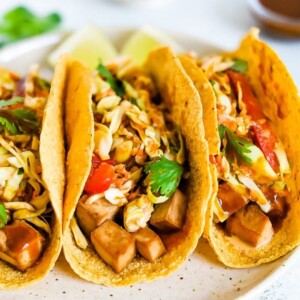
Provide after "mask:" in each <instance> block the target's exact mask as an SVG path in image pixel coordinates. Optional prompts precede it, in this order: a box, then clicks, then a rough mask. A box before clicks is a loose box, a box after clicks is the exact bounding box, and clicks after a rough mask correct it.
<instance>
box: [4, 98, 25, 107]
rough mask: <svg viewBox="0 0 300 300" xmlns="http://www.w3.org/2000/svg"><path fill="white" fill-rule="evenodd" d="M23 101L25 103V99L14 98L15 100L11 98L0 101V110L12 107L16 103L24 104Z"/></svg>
mask: <svg viewBox="0 0 300 300" xmlns="http://www.w3.org/2000/svg"><path fill="white" fill-rule="evenodd" d="M23 101H24V98H23V97H14V98H11V99H9V100H0V108H2V107H6V106H10V105H14V104H16V103H20V102H23Z"/></svg>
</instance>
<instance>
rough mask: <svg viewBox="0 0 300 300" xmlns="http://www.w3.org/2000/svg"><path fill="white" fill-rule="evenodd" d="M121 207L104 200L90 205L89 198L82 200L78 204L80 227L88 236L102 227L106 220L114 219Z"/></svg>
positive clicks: (77, 212)
mask: <svg viewBox="0 0 300 300" xmlns="http://www.w3.org/2000/svg"><path fill="white" fill-rule="evenodd" d="M119 209H120V207H118V206H116V205H113V204H111V203H110V202H108V201H107V200H105V199H104V198H102V199H98V200H96V201H93V202H92V203H89V198H81V199H80V200H79V202H78V204H77V208H76V216H77V219H78V222H79V225H80V227H81V228H82V229H83V230H84V232H85V233H86V234H87V235H90V234H91V232H92V231H93V230H94V229H96V228H97V227H98V226H100V225H101V224H102V223H103V222H104V221H105V220H107V219H113V218H114V217H115V215H116V214H117V213H118V211H119Z"/></svg>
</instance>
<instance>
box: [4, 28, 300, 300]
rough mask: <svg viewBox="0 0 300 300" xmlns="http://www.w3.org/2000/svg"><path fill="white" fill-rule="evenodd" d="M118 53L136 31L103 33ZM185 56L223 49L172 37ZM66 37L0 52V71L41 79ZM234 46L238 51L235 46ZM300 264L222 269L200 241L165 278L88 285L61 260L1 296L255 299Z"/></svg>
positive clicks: (286, 260) (287, 260)
mask: <svg viewBox="0 0 300 300" xmlns="http://www.w3.org/2000/svg"><path fill="white" fill-rule="evenodd" d="M103 32H104V33H105V34H106V35H107V36H108V37H110V38H111V40H113V41H114V42H115V44H116V46H117V47H119V46H120V45H122V43H123V42H124V41H125V40H126V38H127V37H128V35H129V34H130V33H131V32H132V30H123V29H122V30H105V29H104V30H103ZM169 34H170V35H171V36H173V38H175V39H176V40H177V41H178V42H179V43H180V44H181V45H183V47H184V48H185V49H186V50H193V49H194V50H197V51H198V52H199V54H206V53H212V52H216V51H220V50H221V49H219V48H217V47H215V46H214V45H211V44H209V43H206V42H204V41H201V40H198V39H195V38H192V37H188V36H186V35H178V34H175V33H169ZM63 36H64V34H62V33H54V34H47V35H43V36H41V37H36V38H33V39H29V40H26V41H24V42H20V43H17V44H14V45H13V46H10V47H7V48H5V49H4V50H2V51H0V65H1V66H5V67H7V68H9V69H12V70H14V71H17V72H21V73H22V72H23V73H25V72H26V70H28V67H29V66H30V65H31V64H33V63H39V64H41V65H42V74H43V76H50V74H51V71H50V70H49V69H48V67H47V65H46V64H45V58H46V57H47V54H48V53H49V51H51V49H52V48H53V47H55V45H57V43H59V42H60V41H61V39H62V38H63ZM233 46H234V45H233ZM297 258H298V259H299V258H300V251H299V250H298V251H297V250H296V251H293V252H292V253H290V254H289V255H286V256H285V257H283V258H281V259H279V260H277V261H275V262H273V263H269V264H265V265H261V266H259V267H255V268H251V269H238V270H236V269H229V268H226V267H225V266H223V265H222V264H220V263H219V262H218V261H217V259H216V256H215V255H214V253H213V252H212V250H211V249H210V247H209V245H208V243H207V241H205V240H200V242H199V244H198V246H197V249H196V250H195V252H194V253H193V254H192V255H191V257H190V258H189V259H188V260H187V261H186V263H185V264H184V265H183V266H182V267H181V268H180V269H179V270H178V271H177V272H175V273H173V274H172V275H171V276H169V277H167V278H162V279H158V280H156V281H153V282H150V283H143V284H137V285H134V286H129V287H123V288H108V287H103V286H98V285H95V284H93V283H90V282H86V281H84V280H82V279H81V278H79V277H78V276H77V275H75V274H74V273H73V271H72V270H71V268H70V267H69V265H68V264H67V262H66V261H65V259H64V257H63V255H61V256H60V258H59V260H58V262H57V264H56V266H55V268H54V270H52V272H51V273H50V274H49V275H48V277H47V278H45V279H44V280H43V281H42V282H40V283H38V284H36V285H35V286H33V287H29V288H26V289H23V290H20V291H1V294H0V295H1V296H0V298H1V299H29V300H31V299H49V300H50V299H74V300H77V299H78V300H79V299H80V300H81V299H143V300H146V299H153V300H154V299H155V300H156V299H164V300H169V299H189V300H192V299H236V298H238V297H243V299H254V298H256V297H257V295H258V294H259V293H260V292H262V291H263V290H264V289H266V288H267V287H268V286H269V285H270V284H271V283H272V282H273V281H274V280H275V279H276V278H277V277H278V276H279V275H281V274H282V273H283V272H284V271H285V270H287V269H288V268H289V266H291V265H292V264H293V263H294V262H295V261H296V260H297Z"/></svg>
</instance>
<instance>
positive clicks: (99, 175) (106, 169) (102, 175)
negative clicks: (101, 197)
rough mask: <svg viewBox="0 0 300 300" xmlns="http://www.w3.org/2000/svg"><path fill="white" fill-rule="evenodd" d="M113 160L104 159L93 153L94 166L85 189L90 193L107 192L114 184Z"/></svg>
mask: <svg viewBox="0 0 300 300" xmlns="http://www.w3.org/2000/svg"><path fill="white" fill-rule="evenodd" d="M114 164H115V162H114V161H113V160H108V161H102V160H101V159H100V158H99V157H98V156H96V155H94V154H93V158H92V168H91V172H90V175H89V177H88V179H87V181H86V184H85V187H84V191H85V192H86V193H88V194H98V193H103V192H105V191H106V190H107V189H108V188H109V187H110V185H111V184H112V182H113V180H114V177H115V168H114V167H113V165H114Z"/></svg>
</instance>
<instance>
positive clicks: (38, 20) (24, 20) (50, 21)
mask: <svg viewBox="0 0 300 300" xmlns="http://www.w3.org/2000/svg"><path fill="white" fill-rule="evenodd" d="M60 22H61V17H60V15H59V14H58V13H51V14H49V15H47V16H46V17H38V16H37V15H35V14H34V13H33V12H32V11H30V10H29V9H27V8H26V7H24V6H18V7H16V8H14V9H12V10H10V11H8V12H7V13H5V14H4V15H3V17H2V20H1V22H0V35H1V40H0V47H1V46H5V45H6V44H9V43H12V42H15V41H17V40H20V39H24V38H27V37H30V36H34V35H37V34H41V33H44V32H47V31H50V30H53V29H55V28H56V27H57V26H58V25H59V24H60Z"/></svg>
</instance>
